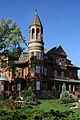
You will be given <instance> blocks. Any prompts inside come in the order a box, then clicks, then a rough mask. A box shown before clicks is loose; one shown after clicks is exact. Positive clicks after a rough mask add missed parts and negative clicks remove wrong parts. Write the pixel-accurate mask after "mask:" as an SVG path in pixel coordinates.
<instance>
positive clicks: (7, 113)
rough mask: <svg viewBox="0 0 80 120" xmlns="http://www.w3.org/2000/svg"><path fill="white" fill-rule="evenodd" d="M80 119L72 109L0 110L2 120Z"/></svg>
mask: <svg viewBox="0 0 80 120" xmlns="http://www.w3.org/2000/svg"><path fill="white" fill-rule="evenodd" d="M7 119H8V120H79V117H78V116H77V115H75V114H74V112H72V111H65V112H60V111H55V110H50V111H48V112H45V111H42V110H34V109H18V110H0V120H7Z"/></svg>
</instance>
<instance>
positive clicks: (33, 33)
mask: <svg viewBox="0 0 80 120" xmlns="http://www.w3.org/2000/svg"><path fill="white" fill-rule="evenodd" d="M34 38H35V29H34V28H33V29H32V39H34Z"/></svg>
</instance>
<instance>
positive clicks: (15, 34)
mask: <svg viewBox="0 0 80 120" xmlns="http://www.w3.org/2000/svg"><path fill="white" fill-rule="evenodd" d="M21 43H26V42H25V39H24V37H23V36H22V33H21V30H20V28H19V27H18V25H17V24H16V23H15V22H13V21H12V20H11V19H2V21H1V22H0V53H3V54H7V55H8V56H9V58H10V67H13V66H14V62H13V61H14V60H18V58H19V56H20V55H21V52H22V51H23V48H22V46H21Z"/></svg>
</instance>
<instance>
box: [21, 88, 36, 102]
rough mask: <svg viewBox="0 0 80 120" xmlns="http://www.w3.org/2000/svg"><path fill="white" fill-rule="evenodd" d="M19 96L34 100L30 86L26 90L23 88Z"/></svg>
mask: <svg viewBox="0 0 80 120" xmlns="http://www.w3.org/2000/svg"><path fill="white" fill-rule="evenodd" d="M21 96H22V97H23V99H24V100H27V101H30V100H31V101H35V94H34V91H33V89H32V87H31V86H30V87H29V88H28V90H23V91H22V92H21Z"/></svg>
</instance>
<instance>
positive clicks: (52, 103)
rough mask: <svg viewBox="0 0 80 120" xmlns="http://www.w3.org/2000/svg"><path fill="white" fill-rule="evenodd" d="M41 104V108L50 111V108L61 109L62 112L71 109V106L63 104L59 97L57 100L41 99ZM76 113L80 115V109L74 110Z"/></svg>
mask: <svg viewBox="0 0 80 120" xmlns="http://www.w3.org/2000/svg"><path fill="white" fill-rule="evenodd" d="M40 102H41V104H40V109H42V110H44V111H49V110H50V109H54V110H60V111H61V112H64V111H66V110H70V107H68V106H64V105H61V104H60V103H59V99H57V100H53V99H51V100H40ZM73 111H74V112H75V113H76V114H78V115H79V117H80V109H74V110H73Z"/></svg>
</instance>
